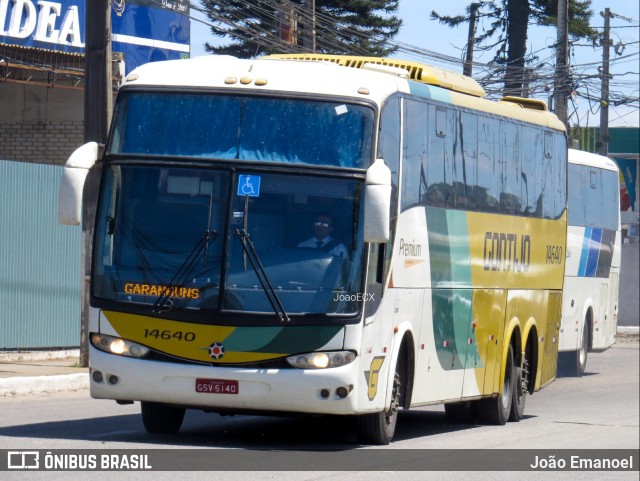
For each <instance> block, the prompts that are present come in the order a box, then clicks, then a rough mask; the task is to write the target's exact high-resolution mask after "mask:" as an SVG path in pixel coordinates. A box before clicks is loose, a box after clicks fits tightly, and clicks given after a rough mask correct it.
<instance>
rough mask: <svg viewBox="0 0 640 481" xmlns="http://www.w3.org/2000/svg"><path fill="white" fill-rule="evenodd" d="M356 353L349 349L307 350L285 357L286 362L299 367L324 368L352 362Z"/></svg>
mask: <svg viewBox="0 0 640 481" xmlns="http://www.w3.org/2000/svg"><path fill="white" fill-rule="evenodd" d="M355 358H356V355H355V354H354V353H353V352H351V351H334V352H309V353H306V354H296V355H295V356H289V357H287V362H288V363H289V364H291V365H292V366H293V367H297V368H299V369H324V368H327V367H340V366H344V365H345V364H349V363H350V362H353V361H354V360H355Z"/></svg>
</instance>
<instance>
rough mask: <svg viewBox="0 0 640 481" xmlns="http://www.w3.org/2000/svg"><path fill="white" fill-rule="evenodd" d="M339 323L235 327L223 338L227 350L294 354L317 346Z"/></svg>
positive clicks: (313, 349) (340, 327)
mask: <svg viewBox="0 0 640 481" xmlns="http://www.w3.org/2000/svg"><path fill="white" fill-rule="evenodd" d="M341 329H343V327H342V326H282V327H280V326H278V327H238V328H237V329H236V330H235V331H233V333H232V334H230V335H229V337H227V339H225V340H224V346H225V349H226V350H227V351H235V352H266V353H278V354H294V353H298V352H309V351H315V350H318V349H321V348H322V347H323V346H324V345H325V344H327V343H328V342H329V341H330V340H331V339H333V337H334V336H335V335H336V334H338V332H340V330H341Z"/></svg>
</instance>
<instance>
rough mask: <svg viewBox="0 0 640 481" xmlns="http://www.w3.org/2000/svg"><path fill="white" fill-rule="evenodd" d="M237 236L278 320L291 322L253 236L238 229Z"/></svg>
mask: <svg viewBox="0 0 640 481" xmlns="http://www.w3.org/2000/svg"><path fill="white" fill-rule="evenodd" d="M236 235H237V236H238V239H240V243H241V244H242V249H243V250H244V253H245V254H246V256H247V257H248V258H249V262H250V263H251V267H253V270H254V271H255V273H256V277H257V278H258V281H259V282H260V285H261V286H262V290H264V293H265V294H266V295H267V299H268V300H269V304H271V308H272V309H273V312H275V314H276V316H277V317H278V319H280V322H289V321H291V319H289V316H288V315H287V312H286V311H285V310H284V306H283V305H282V301H280V298H279V297H278V294H276V291H275V289H274V288H273V285H272V284H271V281H270V280H269V276H267V272H266V271H265V270H264V266H263V265H262V262H260V258H259V257H258V254H257V253H256V248H255V246H254V245H253V242H252V241H251V236H250V235H249V234H248V233H247V231H246V230H245V229H236Z"/></svg>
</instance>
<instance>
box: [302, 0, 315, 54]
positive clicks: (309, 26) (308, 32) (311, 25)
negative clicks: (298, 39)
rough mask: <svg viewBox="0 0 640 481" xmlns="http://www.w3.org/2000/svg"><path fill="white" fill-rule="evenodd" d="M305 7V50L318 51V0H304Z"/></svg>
mask: <svg viewBox="0 0 640 481" xmlns="http://www.w3.org/2000/svg"><path fill="white" fill-rule="evenodd" d="M304 7H305V10H306V12H305V17H306V19H305V22H304V25H305V32H304V41H303V47H304V49H305V51H307V52H312V53H315V51H316V0H304Z"/></svg>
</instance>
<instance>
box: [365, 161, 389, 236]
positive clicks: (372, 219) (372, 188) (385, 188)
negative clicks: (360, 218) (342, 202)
mask: <svg viewBox="0 0 640 481" xmlns="http://www.w3.org/2000/svg"><path fill="white" fill-rule="evenodd" d="M390 210H391V170H389V167H387V166H386V164H385V163H384V160H383V159H376V161H375V162H374V163H373V164H372V165H371V167H369V169H368V170H367V177H366V180H365V189H364V240H365V242H376V243H384V242H387V241H388V240H389V224H390Z"/></svg>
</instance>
